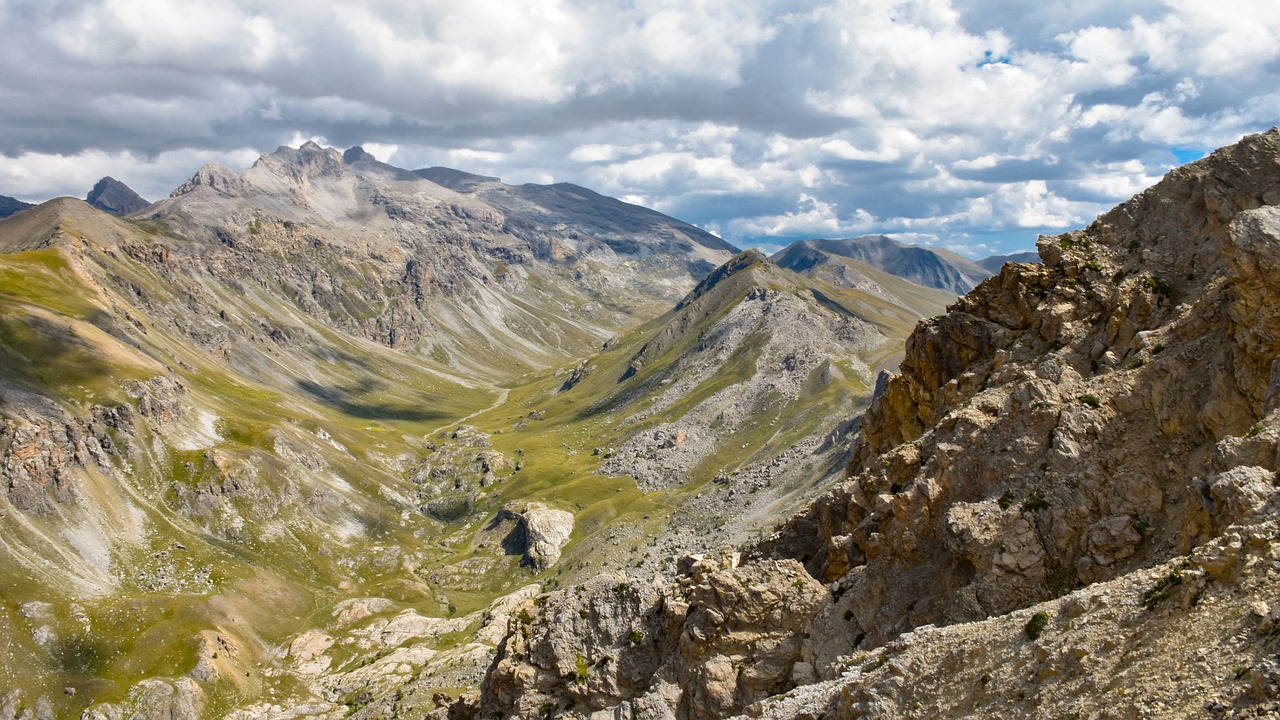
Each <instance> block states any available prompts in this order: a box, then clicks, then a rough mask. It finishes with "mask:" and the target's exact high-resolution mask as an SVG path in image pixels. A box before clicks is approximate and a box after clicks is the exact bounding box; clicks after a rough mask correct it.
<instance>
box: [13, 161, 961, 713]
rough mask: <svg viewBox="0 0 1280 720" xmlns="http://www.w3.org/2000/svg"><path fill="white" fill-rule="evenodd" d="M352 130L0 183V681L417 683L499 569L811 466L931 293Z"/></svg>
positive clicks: (408, 694) (539, 581)
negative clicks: (152, 196) (16, 192)
mask: <svg viewBox="0 0 1280 720" xmlns="http://www.w3.org/2000/svg"><path fill="white" fill-rule="evenodd" d="M354 150H358V149H353V151H348V152H347V153H345V154H344V153H339V152H338V151H336V150H331V149H324V148H321V147H319V146H317V145H314V144H310V145H304V146H303V147H302V148H300V149H297V150H295V149H291V148H282V149H280V150H279V151H277V152H276V153H273V154H270V155H265V156H263V157H262V159H260V160H259V162H258V163H257V164H255V165H254V167H252V168H250V169H249V170H246V171H243V172H240V173H236V172H233V171H230V170H227V169H226V168H220V167H216V166H211V167H206V168H204V169H202V170H201V171H200V172H198V173H197V174H196V175H195V176H193V178H192V179H191V180H190V181H189V182H188V183H186V184H185V185H184V186H182V187H180V188H179V189H177V190H176V191H175V192H174V194H173V195H172V196H171V197H170V198H168V199H165V200H162V201H160V202H159V203H156V204H154V205H150V206H148V207H146V208H144V209H143V210H141V211H139V212H137V213H135V214H133V215H131V216H128V217H126V218H123V219H122V218H119V217H115V216H113V215H110V214H107V213H103V212H99V211H98V210H95V209H93V208H91V207H89V206H88V205H86V204H85V203H82V202H80V201H78V200H72V199H58V200H54V201H50V202H48V203H45V204H42V205H40V206H38V207H34V208H29V209H27V210H26V211H24V212H20V213H17V214H15V215H14V216H12V217H10V218H7V219H4V220H0V323H2V327H0V368H2V369H3V379H2V380H0V415H3V419H4V425H3V427H2V428H0V463H2V467H3V468H4V473H3V478H4V484H3V489H4V492H3V493H2V494H0V511H2V512H3V517H0V523H3V525H4V532H3V534H0V545H2V547H3V549H2V550H0V552H2V553H3V555H4V562H3V564H2V565H3V570H0V585H2V592H0V596H2V597H3V599H4V602H3V608H2V610H3V611H2V612H0V628H2V629H3V632H0V636H3V638H5V639H4V640H3V641H0V698H3V704H2V705H0V707H3V710H2V711H0V717H9V716H12V717H19V716H22V717H26V716H31V717H46V716H49V717H65V716H83V717H86V718H116V717H151V716H157V717H158V716H159V715H156V714H157V713H159V714H161V715H164V716H165V717H169V716H173V717H221V716H232V717H242V718H251V717H302V716H307V717H343V716H347V715H348V714H351V713H353V712H354V713H356V714H357V715H360V716H368V717H374V716H380V715H379V713H381V714H387V713H390V714H405V713H416V712H419V711H421V712H423V713H425V712H428V711H430V710H432V709H433V708H436V707H437V706H440V705H441V704H442V703H443V702H445V698H448V697H453V696H456V695H457V694H459V693H461V692H463V691H465V690H467V689H469V688H474V687H476V686H478V684H479V682H480V680H481V677H482V674H483V671H484V669H485V668H486V667H487V666H488V665H489V664H490V662H491V658H492V654H493V652H494V648H495V647H496V646H497V645H498V644H499V643H500V641H501V639H502V635H503V633H504V632H505V630H506V623H507V621H508V619H509V618H510V617H511V613H512V612H514V608H515V607H517V606H518V603H519V602H520V601H522V600H524V599H528V598H529V597H532V596H533V595H535V594H537V593H538V592H542V591H545V590H550V589H555V588H560V587H568V586H572V585H575V584H577V583H580V582H584V581H586V580H589V579H591V578H592V577H595V576H597V575H599V574H601V573H608V572H614V571H619V570H623V569H625V570H627V571H628V572H631V573H633V574H635V575H636V576H637V577H640V576H645V575H646V574H647V575H648V576H653V574H654V573H659V572H669V571H671V570H673V569H674V567H675V565H674V563H675V561H676V559H677V558H679V557H680V556H682V555H683V554H685V553H686V552H688V551H690V550H696V549H700V548H703V547H706V546H708V545H713V546H721V545H736V544H741V543H745V542H747V541H749V540H750V539H752V538H756V537H760V536H762V535H763V534H764V533H765V532H767V531H768V529H769V528H770V527H771V526H773V525H774V524H775V523H777V522H778V521H779V520H780V519H782V518H785V517H787V516H789V515H790V514H791V513H792V512H793V511H794V510H796V509H798V508H800V507H802V506H803V504H804V503H805V502H807V501H808V500H810V499H812V498H813V497H815V496H816V495H817V494H818V493H819V492H820V491H821V490H822V489H823V488H824V487H826V486H828V485H830V484H831V483H833V482H835V481H837V480H838V479H839V478H840V477H842V475H843V469H842V468H843V464H844V462H845V460H846V458H847V454H848V443H849V437H850V434H851V432H852V431H853V430H854V429H855V426H854V424H853V423H851V421H852V420H853V419H854V418H856V417H857V416H858V415H859V414H860V413H861V411H862V409H863V408H865V407H866V405H867V404H868V403H869V402H870V399H871V396H872V391H873V388H874V386H875V383H876V374H877V373H878V372H879V371H880V370H883V369H886V368H892V367H893V366H894V365H896V363H897V359H898V358H899V357H900V353H901V347H902V343H903V338H905V336H906V335H907V333H908V332H909V331H910V329H911V328H912V327H913V326H914V324H915V322H916V321H917V320H918V319H919V318H920V317H921V316H922V315H923V314H925V313H936V312H939V311H941V309H942V307H943V305H944V304H945V302H947V301H949V300H951V299H954V297H955V296H954V295H949V294H947V293H946V292H939V291H935V290H930V289H926V288H923V287H918V286H915V285H912V284H910V283H906V282H905V281H902V280H900V279H894V276H890V275H887V274H885V273H883V272H881V271H876V270H868V271H867V272H868V273H869V274H871V275H872V276H874V278H875V279H876V282H878V283H879V284H878V285H877V286H876V287H867V286H862V287H858V286H847V285H844V284H841V283H838V282H834V281H832V280H831V279H828V278H823V277H819V276H812V277H810V276H805V275H800V274H795V273H791V272H789V271H787V270H785V269H782V268H779V267H777V266H775V265H774V264H773V263H771V262H770V261H769V260H768V259H766V258H765V257H764V256H762V255H760V254H759V253H755V252H754V251H747V252H745V253H737V251H736V248H732V247H731V246H727V245H725V244H724V243H722V242H721V241H719V240H718V239H717V238H714V237H712V236H710V235H707V234H706V233H702V232H701V231H700V230H697V229H696V228H693V227H691V226H687V225H684V224H682V223H679V221H675V220H672V219H670V218H666V217H665V216H661V215H659V214H657V213H654V212H652V211H649V210H645V209H643V208H637V207H635V206H629V205H626V204H625V203H620V202H618V201H615V200H611V199H608V198H603V197H602V196H598V195H596V194H594V193H591V192H590V191H586V190H585V189H582V188H577V187H575V186H534V187H530V186H519V187H515V188H513V187H510V186H505V185H502V184H501V183H500V182H499V181H497V180H495V179H491V178H478V176H467V175H466V174H464V173H457V172H456V171H453V172H445V171H443V170H442V169H438V168H436V169H431V170H430V171H419V172H416V173H410V172H408V171H404V170H399V169H397V168H392V167H390V166H385V165H382V164H380V163H377V162H376V161H374V160H372V159H371V158H368V157H365V156H364V155H362V154H361V153H360V152H355V151H354ZM432 178H434V179H435V180H439V181H441V182H443V183H445V184H438V183H437V182H435V181H433V179H432ZM125 190H127V188H124V190H120V189H118V188H117V189H116V191H117V192H118V193H119V196H120V197H127V194H126V193H125V192H124V191H125ZM129 192H131V191H129ZM442 693H443V694H442ZM24 713H25V715H24ZM361 713H363V714H361Z"/></svg>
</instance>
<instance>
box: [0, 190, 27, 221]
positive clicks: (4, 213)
mask: <svg viewBox="0 0 1280 720" xmlns="http://www.w3.org/2000/svg"><path fill="white" fill-rule="evenodd" d="M33 207H35V205H32V204H31V203H26V202H22V201H21V200H16V199H14V198H11V197H8V196H7V195H0V218H7V217H9V216H10V215H13V214H14V213H20V212H22V211H23V210H26V209H27V208H33Z"/></svg>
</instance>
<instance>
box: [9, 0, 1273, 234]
mask: <svg viewBox="0 0 1280 720" xmlns="http://www.w3.org/2000/svg"><path fill="white" fill-rule="evenodd" d="M1278 39H1280V2H1275V0H1163V1H1156V0H1036V1H1035V2H990V1H988V2H983V1H982V0H918V1H910V0H909V1H906V2H888V1H886V0H846V1H837V2H820V3H800V2H794V0H793V1H789V2H785V1H781V0H778V1H773V0H627V1H617V2H615V1H611V0H447V1H443V0H363V1H357V0H346V1H341V0H307V1H306V2H301V1H300V0H299V1H295V0H274V1H273V0H0V195H11V196H15V197H18V198H21V199H24V200H28V201H41V200H44V199H47V198H49V197H53V196H56V195H75V196H80V197H83V196H84V194H85V193H86V192H87V191H88V189H89V188H90V187H91V186H92V185H93V183H94V181H96V180H97V179H98V178H99V177H101V176H103V175H111V176H113V177H116V178H117V179H120V180H123V181H124V182H126V183H127V184H129V185H130V186H131V187H133V188H134V189H135V190H137V191H138V192H140V193H141V194H142V195H144V196H145V197H147V198H148V199H151V200H155V199H158V198H160V197H163V196H165V195H167V194H168V193H169V192H170V191H171V190H172V189H173V188H175V187H176V186H177V185H179V184H180V183H181V182H182V181H183V180H185V179H186V178H187V177H189V176H190V175H192V174H194V172H195V171H196V170H197V169H198V168H199V167H200V165H202V164H203V163H205V162H209V161H218V162H221V163H223V164H226V165H228V166H230V167H232V168H244V167H247V166H248V165H250V164H252V162H253V160H254V159H255V158H256V157H257V156H258V155H259V154H261V153H264V152H270V151H272V150H274V149H275V148H276V147H278V146H280V145H284V144H289V145H293V146H297V145H298V144H300V143H301V142H303V141H305V140H306V139H312V138H314V139H317V140H318V141H320V142H321V143H322V144H327V145H333V146H336V147H339V148H346V147H350V146H352V145H356V144H362V145H364V147H365V148H366V149H368V150H369V151H370V152H372V153H373V154H374V155H376V156H377V157H378V158H379V159H381V160H384V161H386V162H390V163H392V164H394V165H398V166H401V167H405V168H411V169H412V168H418V167H425V166H430V165H446V166H450V167H455V168H458V169H462V170H467V171H471V172H477V173H482V174H486V175H498V176H500V177H502V178H503V179H504V180H505V181H507V182H511V183H520V182H539V183H545V182H562V181H564V182H573V183H578V184H580V185H585V186H587V187H590V188H592V189H594V190H597V191H600V192H603V193H606V194H609V195H614V196H617V197H621V198H623V199H625V200H629V201H632V202H637V203H640V204H643V205H647V206H650V207H653V208H656V209H658V210H661V211H663V212H666V213H669V214H671V215H674V216H676V217H678V218H681V219H683V220H686V221H689V222H693V223H695V224H697V225H700V226H702V227H705V228H707V229H709V230H712V231H714V232H716V233H718V234H720V235H721V236H723V237H724V238H726V239H728V240H730V241H731V242H734V243H736V244H738V245H740V246H750V245H763V246H768V245H771V244H777V243H780V242H783V241H784V240H785V239H792V238H800V237H839V236H854V235H863V234H869V233H881V232H883V233H889V234H894V235H896V236H898V237H900V238H902V239H904V240H908V241H914V242H923V243H928V244H936V245H943V246H948V247H952V248H953V249H956V250H959V251H961V252H965V253H967V254H970V255H975V256H980V255H985V254H991V253H995V252H1006V251H1014V250H1021V249H1028V248H1030V247H1031V245H1032V243H1033V242H1034V239H1035V235H1036V233H1037V232H1047V231H1054V230H1061V229H1063V228H1068V227H1079V226H1081V225H1083V224H1085V223H1087V222H1089V221H1090V220H1092V219H1093V218H1094V217H1095V216H1096V215H1097V214H1098V213H1099V212H1101V211H1103V210H1105V209H1107V208H1109V207H1111V206H1112V205H1114V204H1115V203H1116V202H1118V201H1120V200H1123V199H1125V198H1127V197H1129V196H1131V195H1132V194H1133V193H1135V192H1137V191H1139V190H1141V189H1142V188H1144V187H1146V186H1147V185H1149V184H1151V183H1152V182H1154V181H1155V180H1156V179H1158V178H1159V177H1160V176H1161V175H1162V174H1163V173H1164V172H1166V171H1167V170H1168V169H1169V168H1171V167H1173V166H1175V165H1177V164H1179V163H1180V162H1182V161H1185V160H1189V159H1194V158H1198V157H1200V156H1201V155H1202V154H1203V153H1204V152H1206V151H1207V150H1210V149H1212V148H1214V147H1217V146H1220V145H1224V144H1227V143H1231V142H1234V141H1235V140H1237V139H1239V137H1240V136H1242V135H1244V134H1247V133H1252V132H1260V131H1264V130H1266V129H1268V128H1270V127H1271V126H1272V125H1274V124H1277V123H1278V122H1280V120H1278V118H1280V62H1278V60H1280V41H1278Z"/></svg>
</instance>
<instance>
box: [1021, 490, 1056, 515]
mask: <svg viewBox="0 0 1280 720" xmlns="http://www.w3.org/2000/svg"><path fill="white" fill-rule="evenodd" d="M1048 507H1049V501H1048V500H1046V499H1045V497H1044V493H1042V492H1040V491H1039V490H1035V491H1033V492H1032V493H1031V494H1030V495H1028V496H1027V499H1026V500H1023V501H1022V512H1039V511H1041V510H1045V509H1047V508H1048Z"/></svg>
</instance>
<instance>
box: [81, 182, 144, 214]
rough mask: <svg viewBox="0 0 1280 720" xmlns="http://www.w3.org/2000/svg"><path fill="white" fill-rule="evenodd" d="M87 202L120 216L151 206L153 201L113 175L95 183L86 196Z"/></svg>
mask: <svg viewBox="0 0 1280 720" xmlns="http://www.w3.org/2000/svg"><path fill="white" fill-rule="evenodd" d="M85 202H87V203H89V205H91V206H93V207H95V208H97V209H99V210H101V211H103V212H107V213H111V214H112V215H117V216H119V217H124V216H125V215H129V214H131V213H135V212H138V211H139V210H145V209H147V208H148V207H150V206H151V203H149V202H147V201H146V200H143V199H142V197H141V196H140V195H138V193H136V192H134V191H133V190H132V189H131V188H130V187H129V186H128V185H125V184H124V183H122V182H120V181H119V180H116V179H115V178H113V177H104V178H102V179H101V180H99V181H98V182H97V183H96V184H94V186H93V189H92V190H90V191H89V194H88V195H87V196H86V197H85Z"/></svg>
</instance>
